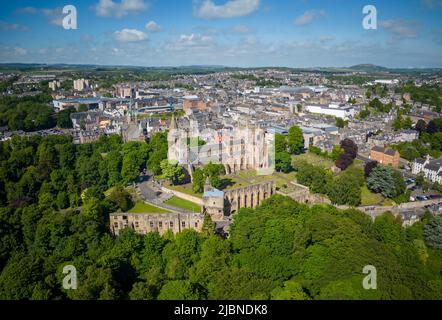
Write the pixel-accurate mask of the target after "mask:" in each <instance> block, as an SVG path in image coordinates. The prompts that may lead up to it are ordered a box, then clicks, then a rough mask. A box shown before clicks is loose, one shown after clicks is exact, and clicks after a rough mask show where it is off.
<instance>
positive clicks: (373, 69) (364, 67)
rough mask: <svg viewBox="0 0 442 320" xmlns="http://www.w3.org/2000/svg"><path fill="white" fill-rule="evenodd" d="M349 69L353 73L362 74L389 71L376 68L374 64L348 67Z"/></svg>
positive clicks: (379, 67)
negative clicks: (359, 72) (358, 72)
mask: <svg viewBox="0 0 442 320" xmlns="http://www.w3.org/2000/svg"><path fill="white" fill-rule="evenodd" d="M349 69H351V70H354V71H362V72H369V73H372V72H386V71H388V70H389V69H388V68H385V67H381V66H377V65H374V64H357V65H355V66H351V67H349Z"/></svg>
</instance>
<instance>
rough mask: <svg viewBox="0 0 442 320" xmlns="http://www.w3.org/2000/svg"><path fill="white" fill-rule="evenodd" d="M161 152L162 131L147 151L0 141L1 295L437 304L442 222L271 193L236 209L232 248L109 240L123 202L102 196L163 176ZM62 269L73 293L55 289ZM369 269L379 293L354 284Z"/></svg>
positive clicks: (52, 140) (199, 236) (191, 235)
mask: <svg viewBox="0 0 442 320" xmlns="http://www.w3.org/2000/svg"><path fill="white" fill-rule="evenodd" d="M166 154H167V141H166V136H165V135H164V134H159V135H156V136H154V137H153V138H152V140H151V141H150V142H149V143H147V144H146V143H127V144H123V143H122V141H121V139H120V138H119V137H117V136H110V137H102V138H101V139H100V141H98V142H95V143H91V144H84V145H74V144H72V142H71V140H70V138H68V137H63V136H48V137H45V138H41V137H31V138H20V137H14V138H13V139H11V140H9V141H6V142H1V143H0V184H1V186H0V192H1V194H0V202H1V206H2V207H1V208H0V269H1V270H2V271H1V275H0V298H2V299H442V295H441V294H442V278H441V269H442V219H441V218H433V217H430V216H426V217H425V219H424V220H423V221H422V222H419V223H417V224H415V225H413V226H412V227H410V228H407V229H405V228H403V227H402V226H401V223H400V221H397V220H396V219H395V218H394V217H393V216H392V215H390V214H385V215H383V216H381V217H379V218H377V219H376V221H374V222H373V221H371V219H370V218H369V217H368V216H366V215H364V214H363V213H361V212H359V211H356V210H346V211H342V210H338V209H336V208H334V207H332V206H314V207H312V208H309V207H307V206H305V205H302V204H299V203H297V202H295V201H293V200H291V199H289V198H286V197H282V196H279V195H276V196H273V197H272V198H270V199H268V200H266V201H265V202H264V203H263V205H262V206H260V207H259V208H257V209H255V210H253V209H250V208H247V209H242V210H240V212H239V213H238V214H237V215H236V216H235V218H234V223H233V225H232V226H231V236H230V238H229V239H228V240H223V239H221V238H220V237H218V236H216V235H214V234H213V226H212V224H210V223H206V224H205V226H204V231H203V232H202V233H197V232H195V231H192V230H187V231H185V232H182V233H180V234H177V235H176V236H173V235H172V234H165V235H164V236H160V235H159V234H157V233H151V234H148V235H146V236H144V237H143V236H140V235H137V234H135V233H134V232H133V231H132V230H129V229H128V230H125V231H124V232H123V233H122V234H121V235H120V236H119V237H117V238H113V237H112V236H111V235H110V233H109V230H108V213H109V212H113V211H115V210H117V209H118V208H119V207H120V208H122V207H123V206H124V205H125V204H124V201H120V200H121V199H120V197H113V196H112V195H111V196H108V197H106V196H105V195H104V192H105V191H106V190H108V189H109V188H110V187H113V186H124V185H126V184H127V183H130V182H131V181H133V180H134V179H136V177H137V176H138V173H139V171H140V170H142V169H143V168H144V167H147V168H148V169H150V170H152V171H156V172H157V173H158V174H161V173H162V168H161V165H160V164H161V162H162V160H164V159H165V157H166ZM349 169H350V170H351V167H350V168H349ZM349 169H347V170H349ZM68 264H72V265H74V266H75V267H76V268H77V272H78V289H77V290H69V291H66V290H64V289H62V286H61V284H62V279H63V277H64V276H65V275H64V274H63V273H62V268H63V267H64V266H65V265H68ZM366 265H374V266H375V267H376V268H377V272H378V279H377V284H378V289H377V290H364V289H363V288H362V279H363V278H364V277H365V274H363V273H362V269H363V267H364V266H366Z"/></svg>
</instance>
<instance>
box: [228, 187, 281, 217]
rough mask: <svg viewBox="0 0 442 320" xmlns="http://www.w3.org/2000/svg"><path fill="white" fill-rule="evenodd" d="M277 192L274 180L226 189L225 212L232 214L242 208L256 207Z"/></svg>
mask: <svg viewBox="0 0 442 320" xmlns="http://www.w3.org/2000/svg"><path fill="white" fill-rule="evenodd" d="M275 192H276V187H275V185H274V183H273V181H269V182H264V183H260V184H254V185H250V186H246V187H241V188H236V189H231V190H226V191H225V192H224V202H225V206H224V207H225V208H224V209H225V214H226V215H231V214H233V213H235V212H238V210H239V209H241V208H255V207H257V206H258V205H260V204H261V203H262V201H263V200H265V199H267V198H270V197H271V196H272V195H273V194H275Z"/></svg>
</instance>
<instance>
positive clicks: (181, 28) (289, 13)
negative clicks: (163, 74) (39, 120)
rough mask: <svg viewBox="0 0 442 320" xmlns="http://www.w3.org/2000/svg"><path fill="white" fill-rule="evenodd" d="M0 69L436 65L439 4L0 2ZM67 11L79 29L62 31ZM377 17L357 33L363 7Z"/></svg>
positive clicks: (427, 0) (426, 0)
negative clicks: (33, 66) (374, 25)
mask: <svg viewBox="0 0 442 320" xmlns="http://www.w3.org/2000/svg"><path fill="white" fill-rule="evenodd" d="M0 3H1V10H0V63H7V62H21V63H48V64H52V63H69V64H99V65H134V66H184V65H224V66H231V67H270V66H275V67H277V66H281V67H299V68H301V67H302V68H303V67H343V66H351V65H355V64H361V63H372V64H376V65H381V66H385V67H391V68H399V67H400V68H426V67H439V68H440V67H442V18H441V17H442V0H388V1H387V0H379V1H374V0H362V1H361V0H175V1H173V0H64V1H60V0H46V1H40V0H34V1H28V0H14V1H9V0H0ZM66 5H72V6H74V7H75V9H76V13H77V29H65V28H64V27H63V23H62V21H63V18H64V17H65V16H67V14H64V13H63V7H64V6H66ZM366 5H373V6H374V7H375V8H376V11H377V28H376V29H368V30H367V29H364V28H363V23H362V22H363V19H364V17H365V16H366V14H363V7H364V6H366Z"/></svg>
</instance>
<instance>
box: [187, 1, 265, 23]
mask: <svg viewBox="0 0 442 320" xmlns="http://www.w3.org/2000/svg"><path fill="white" fill-rule="evenodd" d="M259 3H260V0H228V1H227V2H226V3H224V4H222V5H218V4H215V3H214V2H213V1H212V0H202V1H200V0H194V8H193V11H194V15H195V16H197V17H199V18H201V19H222V18H234V17H242V16H247V15H249V14H251V13H252V12H254V11H256V10H257V9H258V7H259Z"/></svg>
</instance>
